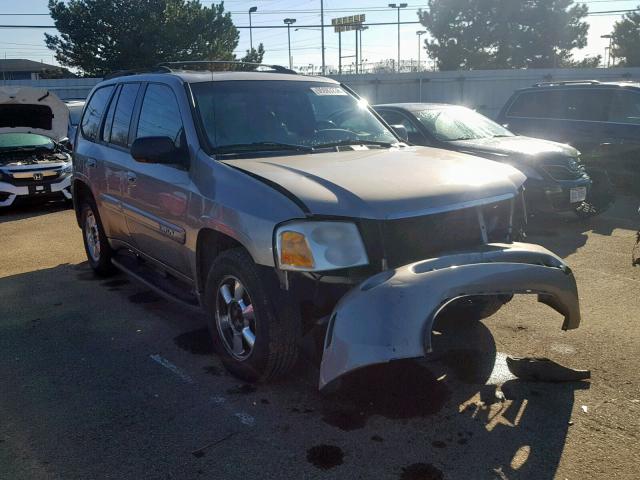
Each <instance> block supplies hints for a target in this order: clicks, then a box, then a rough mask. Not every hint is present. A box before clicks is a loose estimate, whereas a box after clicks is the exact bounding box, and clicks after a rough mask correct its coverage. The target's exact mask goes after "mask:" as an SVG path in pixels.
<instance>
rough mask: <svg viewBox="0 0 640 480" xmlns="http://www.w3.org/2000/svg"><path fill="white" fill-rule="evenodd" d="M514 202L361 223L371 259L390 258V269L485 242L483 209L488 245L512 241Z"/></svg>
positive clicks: (517, 214) (516, 212)
mask: <svg viewBox="0 0 640 480" xmlns="http://www.w3.org/2000/svg"><path fill="white" fill-rule="evenodd" d="M511 202H512V200H505V201H502V202H496V203H491V204H488V205H484V206H481V207H473V208H465V209H461V210H454V211H451V212H445V213H439V214H434V215H425V216H420V217H411V218H404V219H400V220H386V221H374V220H368V221H365V222H362V223H361V230H362V235H363V239H364V242H365V245H366V248H367V253H368V255H369V259H370V260H372V262H375V261H376V259H378V260H379V259H382V258H386V260H387V266H388V267H389V268H397V267H400V266H402V265H407V264H409V263H412V262H416V261H419V260H423V259H426V258H433V257H437V256H439V255H441V254H442V253H444V252H451V251H455V250H464V249H468V248H472V247H476V246H479V245H482V244H483V243H484V240H483V235H482V230H481V227H480V220H479V217H478V209H481V211H482V214H483V217H484V222H485V226H486V229H487V241H488V242H490V243H491V242H509V241H511V240H512V238H510V237H511V236H512V235H510V229H509V226H510V216H511ZM520 203H521V202H520V201H519V199H518V198H516V199H514V225H513V230H512V231H513V232H516V231H519V230H520V227H521V223H522V222H521V221H517V219H518V218H523V212H522V207H521V205H520Z"/></svg>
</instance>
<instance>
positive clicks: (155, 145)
mask: <svg viewBox="0 0 640 480" xmlns="http://www.w3.org/2000/svg"><path fill="white" fill-rule="evenodd" d="M131 156H132V157H133V158H134V160H135V161H137V162H140V163H180V161H181V158H180V157H181V156H182V151H181V150H180V149H179V148H178V147H176V145H175V143H173V140H171V139H170V138H169V137H142V138H137V139H136V140H135V141H134V142H133V145H131Z"/></svg>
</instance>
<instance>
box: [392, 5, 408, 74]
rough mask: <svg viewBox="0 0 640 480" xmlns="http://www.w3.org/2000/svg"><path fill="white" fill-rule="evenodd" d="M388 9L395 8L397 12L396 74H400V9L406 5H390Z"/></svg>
mask: <svg viewBox="0 0 640 480" xmlns="http://www.w3.org/2000/svg"><path fill="white" fill-rule="evenodd" d="M389 8H395V9H396V10H398V68H397V70H398V72H400V9H401V8H407V4H406V3H400V4H395V3H390V4H389Z"/></svg>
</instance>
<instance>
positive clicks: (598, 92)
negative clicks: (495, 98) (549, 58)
mask: <svg viewBox="0 0 640 480" xmlns="http://www.w3.org/2000/svg"><path fill="white" fill-rule="evenodd" d="M612 95H613V91H612V90H605V89H589V88H574V89H558V90H547V91H539V92H524V93H522V94H520V96H519V97H518V98H516V100H515V101H514V102H513V103H512V104H511V107H510V108H509V111H508V112H507V117H524V118H549V119H560V120H583V121H585V120H586V121H592V122H593V121H595V122H604V121H606V120H607V113H608V111H609V106H610V105H611V99H612Z"/></svg>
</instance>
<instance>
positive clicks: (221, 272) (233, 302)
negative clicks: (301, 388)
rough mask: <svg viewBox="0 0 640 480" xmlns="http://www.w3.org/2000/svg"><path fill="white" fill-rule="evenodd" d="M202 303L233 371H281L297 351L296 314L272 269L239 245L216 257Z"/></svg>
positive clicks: (256, 374) (263, 376) (261, 374)
mask: <svg viewBox="0 0 640 480" xmlns="http://www.w3.org/2000/svg"><path fill="white" fill-rule="evenodd" d="M205 306H206V309H207V316H208V322H209V331H210V333H211V335H212V337H213V342H214V347H215V350H216V352H217V353H218V354H219V355H220V357H221V358H222V363H223V364H224V366H225V367H226V368H227V370H229V371H230V372H231V373H233V374H234V375H236V376H237V377H239V378H242V379H243V380H246V381H250V382H265V381H268V380H272V379H275V378H277V377H281V376H283V375H285V374H286V373H287V372H288V371H289V370H290V369H291V368H292V367H293V366H294V365H295V362H296V360H297V357H298V340H299V336H300V333H299V332H300V318H299V314H298V313H297V312H298V310H297V309H296V308H295V307H294V305H293V304H292V303H291V302H290V301H288V299H287V298H286V293H285V292H283V291H282V290H281V289H280V287H279V285H278V282H277V278H276V276H275V275H274V274H273V272H271V271H266V269H265V271H263V269H262V268H260V267H258V266H257V265H256V264H255V263H254V262H253V260H252V259H251V257H250V256H249V254H248V253H247V252H246V251H245V250H244V249H242V248H236V249H232V250H228V251H226V252H223V253H222V254H220V256H219V257H218V258H217V259H216V260H215V261H214V263H213V265H212V266H211V270H210V271H209V275H208V277H207V284H206V288H205Z"/></svg>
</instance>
